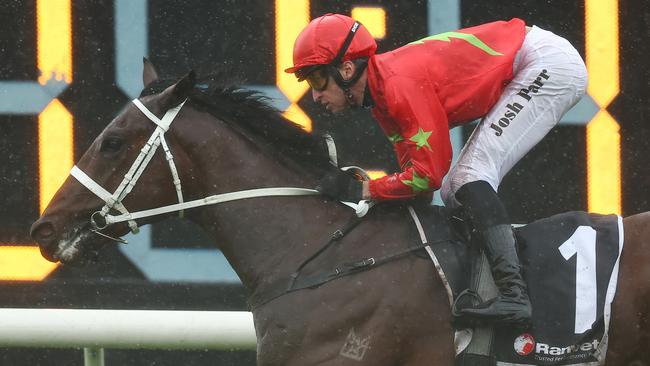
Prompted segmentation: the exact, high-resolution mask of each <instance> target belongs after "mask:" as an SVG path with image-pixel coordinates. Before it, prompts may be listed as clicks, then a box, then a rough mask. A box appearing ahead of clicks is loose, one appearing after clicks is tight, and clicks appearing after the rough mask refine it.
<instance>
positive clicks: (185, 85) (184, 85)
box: [172, 70, 196, 100]
mask: <svg viewBox="0 0 650 366" xmlns="http://www.w3.org/2000/svg"><path fill="white" fill-rule="evenodd" d="M195 83H196V73H195V72H194V70H191V71H190V72H188V73H187V75H185V76H183V77H182V78H181V79H180V80H179V81H178V82H177V83H176V84H174V90H173V92H172V93H173V94H174V96H176V97H177V98H178V99H179V100H183V99H185V98H187V96H188V95H190V92H191V91H192V89H194V84H195Z"/></svg>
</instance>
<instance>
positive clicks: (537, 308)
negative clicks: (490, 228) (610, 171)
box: [414, 205, 623, 365]
mask: <svg viewBox="0 0 650 366" xmlns="http://www.w3.org/2000/svg"><path fill="white" fill-rule="evenodd" d="M414 209H415V211H416V212H417V214H418V217H419V218H420V221H421V223H422V227H423V229H424V231H425V233H426V236H427V240H428V242H429V243H431V248H432V250H433V252H434V254H435V256H436V257H437V260H438V262H439V263H440V267H442V270H443V271H444V274H445V277H446V280H447V282H448V284H449V287H450V288H451V292H452V293H453V295H454V298H456V297H457V296H458V294H460V293H461V292H462V291H463V290H465V289H466V288H467V287H468V285H469V277H470V273H469V271H470V268H471V266H470V258H469V256H470V250H469V249H470V247H469V245H470V244H469V242H470V241H471V238H470V235H469V233H470V232H471V231H470V230H469V228H468V226H467V225H466V224H465V222H463V221H462V217H460V215H458V212H456V211H453V210H450V209H447V208H444V207H439V206H426V205H418V206H414ZM621 229H622V226H621V224H620V218H619V217H618V216H616V215H598V214H589V213H586V212H579V211H572V212H566V213H562V214H559V215H555V216H552V217H549V218H545V219H541V220H536V221H534V222H532V223H530V224H527V225H525V226H521V227H517V228H515V229H514V231H515V236H516V237H517V245H518V253H519V257H520V261H521V264H522V272H523V277H524V279H525V280H526V282H527V283H528V290H529V295H530V299H531V302H532V304H533V322H532V326H531V328H530V329H527V330H525V331H520V330H512V329H508V328H499V327H497V328H496V341H495V349H494V351H495V355H496V360H498V361H500V363H501V364H507V365H586V364H590V363H596V362H599V361H600V360H601V359H604V357H605V353H606V351H607V330H608V327H609V317H610V312H611V302H612V301H613V298H614V294H615V290H616V283H617V276H618V261H619V258H620V253H621V250H622V246H623V243H622V235H620V230H621ZM418 238H419V236H418ZM424 254H425V255H426V253H424ZM420 255H422V253H420ZM427 257H428V255H427Z"/></svg>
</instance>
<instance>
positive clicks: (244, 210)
mask: <svg viewBox="0 0 650 366" xmlns="http://www.w3.org/2000/svg"><path fill="white" fill-rule="evenodd" d="M143 80H144V85H145V89H144V90H143V92H142V94H141V96H140V98H139V99H138V100H139V103H141V104H142V107H144V109H142V108H140V106H138V105H136V104H135V103H130V104H129V105H128V106H126V107H125V108H124V110H123V111H122V112H121V113H120V114H119V115H118V116H117V117H116V118H115V119H113V120H112V121H111V122H110V123H109V124H108V126H107V127H106V128H105V129H104V131H103V132H102V133H101V134H100V135H99V136H98V137H97V138H96V140H95V141H94V142H93V143H92V145H91V146H90V147H89V148H88V150H87V151H86V152H85V153H84V154H83V156H82V157H81V159H80V160H79V162H78V163H77V167H78V169H79V171H81V172H82V173H79V171H78V172H77V174H76V177H73V176H69V177H68V178H67V179H66V181H65V182H64V183H63V185H62V186H61V188H60V189H59V190H58V192H57V193H56V194H55V196H54V197H53V199H52V200H51V202H50V204H49V205H48V207H47V208H46V210H45V211H44V212H43V214H42V216H41V217H40V218H39V219H38V220H37V221H36V222H34V224H33V225H32V228H31V235H32V237H33V238H34V239H35V240H36V241H37V242H38V244H39V246H40V250H41V253H42V255H43V256H44V257H45V258H46V259H48V260H50V261H54V262H56V261H60V262H62V263H63V264H78V263H85V262H87V261H88V259H89V258H90V257H92V256H93V255H96V253H97V251H98V250H99V248H100V247H101V246H103V245H105V244H107V243H110V242H111V241H112V240H111V239H110V238H111V237H119V236H122V235H125V234H126V233H128V232H129V230H133V229H134V227H133V226H135V225H137V224H139V225H143V224H147V223H151V222H153V221H156V220H160V219H161V218H163V217H165V215H156V216H149V217H145V218H142V219H139V220H138V222H137V224H136V223H135V222H134V221H133V220H131V221H130V220H126V221H122V222H119V223H116V224H114V225H110V226H108V227H106V228H104V227H105V226H107V222H106V220H107V217H108V216H107V215H110V214H111V213H113V214H120V211H121V213H122V214H124V212H126V208H128V209H129V210H132V211H133V210H135V211H137V210H144V209H149V208H154V207H160V206H161V205H172V204H175V203H177V202H179V201H184V202H190V201H192V200H195V199H201V198H203V197H206V196H210V195H215V194H222V193H229V192H235V191H241V190H248V189H257V188H264V187H314V186H315V185H316V183H317V180H318V178H319V177H320V176H321V175H322V174H323V173H324V172H325V170H326V169H330V168H331V167H330V163H329V157H328V154H327V152H326V151H325V150H324V149H322V148H321V147H322V141H320V139H319V138H318V137H315V136H313V135H312V134H309V133H306V132H304V131H303V130H302V129H300V128H299V127H297V126H296V125H293V124H292V123H290V122H289V121H288V120H286V119H284V118H283V117H282V115H281V114H280V113H278V112H277V111H275V110H274V109H272V108H271V107H269V105H268V104H266V103H265V101H264V100H263V98H261V97H259V96H257V95H255V94H254V93H251V92H249V91H245V90H242V89H237V88H236V87H232V86H227V85H224V83H222V82H220V81H219V80H217V79H214V80H208V81H207V82H206V83H197V82H195V80H194V75H193V74H192V73H190V74H188V75H186V76H185V77H183V78H181V79H180V80H178V81H176V80H172V81H164V80H160V79H159V78H158V75H157V73H156V71H155V68H154V67H153V65H152V64H151V63H150V62H148V61H145V65H144V72H143ZM184 101H185V102H184ZM181 103H184V105H183V107H182V109H181V110H180V112H178V108H177V107H178V106H179V104H181ZM174 108H176V112H177V113H178V115H177V116H175V117H176V118H175V120H174V123H173V124H171V126H167V127H168V128H169V130H168V131H167V133H166V134H165V135H164V136H165V138H166V141H165V142H164V143H163V145H166V146H163V147H165V149H163V150H169V151H171V152H173V162H174V164H173V168H171V170H172V171H174V170H176V171H177V174H176V176H174V175H173V174H172V175H170V173H169V172H170V167H171V165H172V164H170V162H169V160H168V157H166V154H165V153H163V152H162V151H161V149H158V150H156V151H157V152H156V153H155V154H153V155H152V157H151V160H150V162H149V164H148V166H147V167H146V170H144V171H141V173H142V175H141V177H140V178H139V179H137V178H136V179H135V180H134V181H132V182H130V183H129V184H126V185H127V186H129V187H128V189H129V190H130V189H131V188H132V190H131V191H130V193H129V194H128V195H126V197H124V199H123V200H122V201H121V202H118V203H115V205H113V206H112V208H110V209H105V210H104V211H102V207H106V201H105V200H103V199H100V198H99V197H98V194H99V196H101V194H102V192H101V189H98V188H96V187H101V188H102V189H104V190H106V191H107V192H113V191H115V190H116V189H117V188H119V186H121V185H124V184H123V181H124V179H123V177H124V176H125V175H129V173H127V172H129V171H130V167H132V166H133V165H132V164H133V162H134V160H135V159H136V156H138V155H139V154H140V151H141V150H140V149H141V147H143V146H148V145H147V144H148V143H149V144H150V143H151V141H152V138H151V137H150V136H152V133H155V131H157V130H158V129H163V130H164V129H165V128H166V127H165V126H164V120H165V118H166V117H163V116H165V115H167V114H169V112H168V111H170V110H172V109H174ZM145 110H146V111H150V114H152V115H153V116H147V115H145V113H146V112H145ZM152 118H153V119H152ZM152 121H157V122H155V123H156V124H158V123H161V121H162V122H163V123H162V125H163V126H162V127H161V126H160V125H159V126H156V124H154V123H152ZM154 140H155V139H154ZM154 142H155V141H154ZM158 142H160V141H158ZM84 175H85V176H86V177H87V178H88V179H90V180H92V181H94V182H96V186H93V187H95V190H97V191H98V192H95V193H93V192H91V191H90V190H89V188H88V187H90V186H92V184H90V183H85V184H81V183H80V179H82V180H83V179H85V178H83V176H84ZM80 177H81V178H80ZM136 181H137V182H136ZM121 182H122V183H121ZM89 184H90V185H89ZM179 188H182V190H179ZM107 192H104V193H107ZM179 192H182V193H179ZM121 204H123V206H121ZM120 206H121V207H120ZM403 208H404V206H403V205H400V204H381V205H377V206H376V207H374V208H373V209H372V210H371V211H370V213H369V214H368V215H367V216H366V217H364V218H363V221H362V222H361V223H360V224H359V225H358V227H357V228H356V229H354V230H352V231H350V232H349V233H348V234H347V235H345V236H344V237H342V238H340V240H339V242H338V243H337V244H336V245H335V246H332V247H331V248H330V249H329V251H328V253H327V255H322V256H318V257H317V258H315V260H313V261H311V262H310V263H309V264H308V265H306V266H305V268H304V270H305V272H306V273H310V272H313V273H315V272H317V271H318V270H319V269H322V268H333V267H335V266H336V265H338V264H340V263H343V262H346V261H350V260H355V259H358V258H367V257H369V256H375V257H381V256H384V255H388V254H390V253H395V252H398V251H400V250H403V249H404V247H406V245H407V243H406V241H407V239H406V238H407V236H408V233H409V232H410V230H412V228H411V226H412V222H411V218H410V217H408V215H405V214H404V209H403ZM184 214H185V216H186V217H187V218H188V219H190V220H192V221H194V222H195V223H197V224H198V225H200V226H201V227H202V228H203V229H204V230H205V231H206V232H207V233H208V234H209V235H210V236H211V237H212V238H213V239H214V241H215V242H217V243H218V244H219V247H220V249H221V250H222V251H223V253H224V255H225V256H226V258H227V259H228V261H229V262H230V264H231V265H232V267H233V268H234V270H235V271H236V272H237V274H238V275H239V278H240V279H241V281H242V283H243V284H244V286H245V287H246V289H247V290H248V292H249V294H256V293H258V292H259V291H260V290H263V289H265V288H267V287H269V286H271V285H272V284H274V283H278V282H281V281H284V280H286V279H287V278H289V276H290V275H291V274H292V272H293V271H294V270H295V269H296V267H298V266H300V264H301V263H305V261H306V260H307V258H310V257H311V256H312V255H313V254H314V253H315V252H317V251H318V250H319V249H320V248H321V247H322V246H323V243H324V242H325V241H326V239H327V238H329V237H330V235H331V234H332V232H334V231H335V230H337V229H339V228H342V227H344V226H345V225H346V224H347V222H348V220H349V218H350V216H351V212H350V209H349V208H348V207H345V206H343V205H342V204H340V203H339V202H334V201H332V200H329V199H327V198H325V197H323V196H319V195H310V194H308V195H304V196H300V197H296V196H268V197H256V198H247V199H242V200H235V201H230V202H225V203H221V204H219V205H209V206H205V207H202V208H195V209H191V210H186V211H185V212H184ZM167 215H168V214H167ZM90 219H92V220H90ZM129 221H130V222H129ZM130 225H131V227H129V226H130ZM94 228H99V229H103V230H94ZM624 228H625V230H624V235H625V246H624V250H623V253H622V258H621V262H620V274H619V282H618V283H619V285H618V290H617V295H616V298H615V301H614V303H613V306H612V312H613V313H612V319H611V327H610V333H609V349H608V355H607V364H608V365H637V366H638V365H650V347H648V345H650V337H649V335H650V318H649V314H650V306H649V304H650V265H649V264H648V263H650V213H648V212H646V213H642V214H637V215H634V216H630V217H626V218H625V219H624ZM98 232H99V233H100V234H101V235H98V234H97V233H98ZM252 311H253V315H254V322H255V330H256V334H257V360H258V361H257V362H258V364H259V365H263V366H266V365H301V366H304V365H373V366H383V365H385V366H389V365H390V366H392V365H402V366H415V365H453V364H454V357H455V349H454V331H453V328H452V326H451V321H452V317H451V312H450V308H449V302H448V298H447V294H446V290H445V287H444V286H443V284H442V281H441V280H440V278H438V275H437V272H436V271H435V269H434V268H433V266H432V264H431V262H430V261H429V260H426V259H422V258H420V257H418V256H415V255H408V256H404V257H402V258H400V259H399V260H395V261H391V262H389V263H386V264H384V265H382V266H378V267H376V268H374V269H373V270H370V271H364V272H360V273H357V274H354V275H351V276H346V277H342V278H338V279H336V280H334V281H330V282H327V283H325V284H323V285H322V286H319V287H318V288H315V289H306V290H302V291H295V292H291V293H288V294H285V295H283V296H279V297H277V298H274V299H273V300H271V301H268V302H266V303H265V304H263V305H260V306H257V307H255V308H253V309H252ZM350 335H353V336H354V337H356V338H354V339H356V340H358V343H359V344H357V346H359V345H360V343H363V345H365V346H367V347H366V348H367V349H366V351H365V352H364V353H363V354H361V355H359V354H357V356H360V357H349V356H348V357H345V356H344V355H343V352H342V348H343V347H344V345H345V344H346V342H349V339H350V338H349V337H350ZM352 346H354V345H352Z"/></svg>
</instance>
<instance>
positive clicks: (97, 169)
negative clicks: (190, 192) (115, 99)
mask: <svg viewBox="0 0 650 366" xmlns="http://www.w3.org/2000/svg"><path fill="white" fill-rule="evenodd" d="M157 80H158V75H157V72H156V70H155V68H154V66H153V65H152V64H151V63H150V62H149V61H147V60H145V62H144V71H143V81H144V85H145V86H150V85H152V84H154V83H155V82H156V81H157ZM145 88H146V87H145ZM192 88H194V74H193V73H189V74H188V75H186V76H185V77H183V78H182V79H180V80H178V81H177V82H176V83H174V84H173V85H171V86H169V87H167V88H166V89H165V90H164V91H162V92H161V93H158V94H154V95H149V96H145V97H141V98H139V99H137V100H136V101H137V102H138V103H140V104H141V105H142V106H144V109H145V110H147V111H149V112H150V113H152V114H153V115H154V117H151V116H147V115H145V112H144V110H143V108H141V107H139V106H138V105H137V104H136V101H134V103H130V104H129V105H128V106H127V107H126V108H124V109H123V110H122V112H121V113H119V115H118V116H117V117H115V118H114V119H113V120H112V121H111V122H110V123H109V124H108V125H107V126H106V128H105V129H104V130H103V132H102V133H101V134H100V135H99V136H98V137H97V138H96V139H95V141H94V142H93V143H92V144H91V146H90V147H89V148H88V150H87V151H86V152H85V153H84V154H83V156H82V157H81V159H80V160H79V162H78V163H77V165H76V166H75V167H74V168H73V172H72V174H71V176H69V177H68V178H67V179H66V180H65V182H64V183H63V185H62V186H61V187H60V189H59V190H58V191H57V193H56V194H55V195H54V197H53V198H52V200H51V201H50V203H49V205H48V207H47V208H46V209H45V211H44V212H43V214H42V216H41V217H40V218H39V219H38V220H37V221H36V222H34V224H33V225H32V227H31V235H32V237H33V238H34V239H35V240H36V241H37V242H38V244H39V247H40V249H41V253H42V255H43V256H44V257H45V258H47V259H48V260H50V261H61V262H62V263H75V264H82V263H86V262H88V260H89V259H92V257H93V256H94V255H96V254H97V251H98V250H99V248H100V247H102V246H103V245H105V244H106V243H107V242H109V241H111V240H112V239H111V238H112V237H119V236H122V235H125V234H126V233H128V231H129V230H131V231H137V226H136V225H135V223H134V222H132V221H131V222H127V223H119V224H116V225H111V226H110V227H104V226H106V225H105V223H103V222H99V221H102V220H103V219H104V218H103V215H105V214H110V213H113V214H116V213H119V212H120V211H121V208H123V207H129V209H130V210H140V209H144V208H150V207H154V206H158V205H160V204H161V203H173V202H174V201H175V200H176V199H177V189H176V187H175V185H174V182H173V179H172V178H171V175H169V168H167V172H165V168H166V166H167V164H168V162H167V161H166V159H165V154H164V152H163V151H162V150H165V149H171V150H173V151H174V163H175V165H176V166H178V167H179V169H177V171H179V172H189V171H191V167H189V166H188V165H189V160H188V159H187V157H186V155H185V154H184V151H183V148H181V147H180V146H179V144H178V143H177V139H176V138H175V136H174V135H173V133H169V134H163V133H160V136H161V138H162V140H160V139H154V138H152V134H154V133H155V132H156V131H157V130H160V129H161V127H160V126H157V125H156V124H155V123H152V121H153V120H152V118H156V119H158V120H160V119H162V118H163V115H164V114H165V113H166V112H167V111H168V110H170V109H172V108H174V107H178V106H179V105H180V104H181V103H183V101H184V100H185V99H186V98H187V96H188V94H189V93H190V91H191V90H192ZM180 119H182V116H178V118H177V122H176V123H178V120H180ZM163 135H164V137H162V136H163ZM152 144H153V145H156V146H154V148H153V149H152V150H154V153H153V154H151V156H150V157H144V158H143V157H142V151H143V149H146V148H147V147H149V148H150V149H151V146H152ZM161 144H162V145H163V146H164V149H163V148H160V147H158V148H157V149H155V147H157V145H161ZM139 156H140V157H141V158H142V159H144V160H146V159H150V161H149V162H148V164H145V165H144V166H142V167H141V168H140V169H142V170H144V171H140V172H136V173H134V174H131V176H130V177H129V179H126V178H125V176H126V175H129V173H130V172H132V171H134V170H136V171H137V170H138V168H137V167H136V165H138V164H140V165H141V164H142V162H140V163H138V162H136V159H137V158H138V157H139ZM144 168H146V169H144ZM75 173H76V174H75ZM140 174H141V175H140ZM165 174H166V175H165ZM181 178H185V179H182V180H184V181H185V184H191V182H192V181H193V179H192V177H191V176H185V177H181ZM127 180H129V181H127ZM123 186H124V187H123ZM93 187H94V188H95V190H93V189H92V188H93ZM118 189H122V190H123V191H124V192H123V193H122V195H121V196H120V197H112V198H108V197H105V196H104V197H102V194H99V192H98V191H103V193H104V194H105V195H108V196H110V195H112V194H113V192H116V190H118ZM126 191H128V192H126ZM116 193H117V192H116ZM112 200H113V201H112ZM107 201H109V202H107ZM111 201H112V202H111ZM91 217H92V220H91V219H90V218H91ZM129 226H130V227H129Z"/></svg>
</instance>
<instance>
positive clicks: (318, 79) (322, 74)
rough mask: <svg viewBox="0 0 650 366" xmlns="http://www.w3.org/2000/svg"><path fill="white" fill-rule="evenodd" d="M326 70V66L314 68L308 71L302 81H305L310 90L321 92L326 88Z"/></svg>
mask: <svg viewBox="0 0 650 366" xmlns="http://www.w3.org/2000/svg"><path fill="white" fill-rule="evenodd" d="M327 69H328V68H327V65H322V66H319V67H316V68H314V69H313V70H311V71H309V73H308V74H306V75H305V76H304V78H303V80H306V81H307V84H309V86H310V87H311V88H312V89H314V90H316V91H323V90H325V89H326V88H327V82H328V81H329V78H330V75H329V72H328V71H327Z"/></svg>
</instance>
